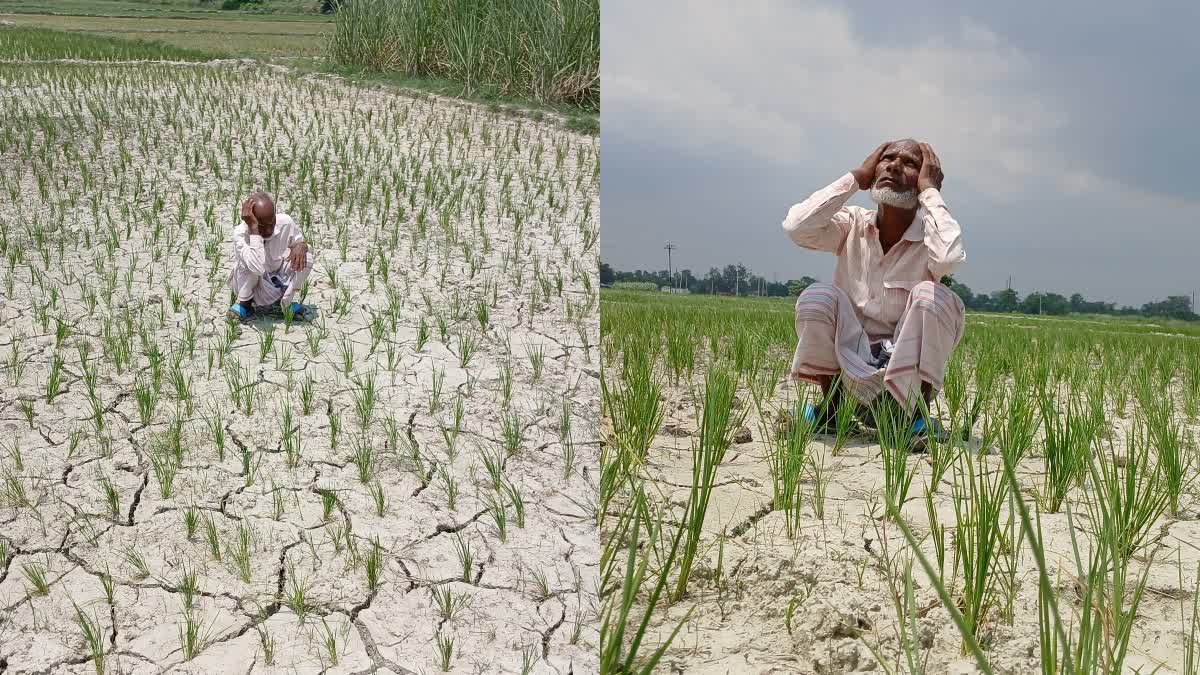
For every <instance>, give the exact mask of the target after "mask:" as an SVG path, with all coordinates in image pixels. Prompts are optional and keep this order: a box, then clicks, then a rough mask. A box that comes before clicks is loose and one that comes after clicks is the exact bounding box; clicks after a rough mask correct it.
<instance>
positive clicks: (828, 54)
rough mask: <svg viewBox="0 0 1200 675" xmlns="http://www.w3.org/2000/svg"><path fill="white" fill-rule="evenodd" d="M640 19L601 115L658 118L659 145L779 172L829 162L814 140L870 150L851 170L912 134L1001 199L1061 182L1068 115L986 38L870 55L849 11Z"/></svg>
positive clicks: (764, 8) (648, 11)
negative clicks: (741, 155)
mask: <svg viewBox="0 0 1200 675" xmlns="http://www.w3.org/2000/svg"><path fill="white" fill-rule="evenodd" d="M636 11H637V12H638V16H637V17H636V20H632V21H621V23H620V25H621V30H620V31H615V30H613V31H606V32H604V33H603V35H604V36H605V38H604V39H605V44H604V85H605V94H604V95H605V99H606V101H605V105H606V106H607V107H606V109H607V110H609V111H611V110H614V109H625V110H638V111H648V110H653V111H656V113H657V117H659V118H660V120H647V122H655V123H654V124H653V125H652V126H653V128H654V129H655V130H656V133H657V132H658V131H659V130H662V129H664V128H666V129H671V128H674V129H677V130H678V135H679V137H680V138H679V139H678V140H679V141H680V142H683V143H686V144H691V145H699V144H707V143H712V142H713V140H714V139H720V140H721V141H722V142H726V143H732V144H735V145H737V146H739V147H740V148H742V149H744V150H745V151H748V152H750V153H753V154H754V155H755V156H758V157H760V158H762V159H765V160H770V161H775V162H784V163H786V162H788V160H793V161H794V160H795V158H796V157H806V156H810V155H811V154H812V153H815V152H822V151H825V152H828V151H829V150H830V149H831V148H829V147H828V144H822V143H819V142H818V141H819V140H820V139H821V137H822V136H826V135H829V134H830V133H833V134H837V135H841V136H849V137H853V138H862V139H864V142H863V147H862V148H861V153H858V152H857V151H856V153H855V154H853V155H852V156H851V157H838V161H843V162H849V161H855V160H857V159H858V155H859V154H861V155H865V154H866V153H867V152H869V151H870V149H871V147H873V145H874V143H873V142H872V141H873V139H881V140H882V139H884V138H888V137H898V136H909V135H911V136H916V137H918V138H923V139H928V140H930V141H931V142H932V143H933V145H934V147H935V149H936V150H937V151H938V154H939V156H941V158H942V161H943V165H944V166H945V167H946V171H947V174H948V175H953V176H954V178H955V179H956V180H962V181H964V182H968V183H970V184H971V185H972V186H973V187H975V188H976V189H981V190H983V189H986V190H988V191H990V192H992V193H994V194H997V196H1001V197H1002V196H1004V195H1016V194H1019V193H1020V191H1021V190H1022V189H1023V185H1022V183H1023V182H1024V181H1025V180H1028V179H1030V178H1036V177H1037V176H1038V174H1039V173H1042V174H1044V173H1045V172H1047V171H1053V166H1051V164H1050V162H1049V160H1051V159H1053V158H1052V157H1049V156H1048V155H1047V153H1046V152H1045V151H1044V150H1042V146H1043V145H1044V141H1046V140H1047V139H1048V138H1049V137H1050V136H1051V135H1052V134H1053V133H1054V131H1055V130H1056V129H1059V128H1061V127H1062V126H1063V125H1065V124H1067V122H1068V119H1067V117H1066V114H1065V112H1063V110H1062V109H1061V108H1060V107H1059V106H1057V105H1056V104H1055V102H1054V101H1052V100H1047V99H1045V98H1044V97H1041V96H1038V95H1036V94H1033V93H1030V92H1029V89H1028V87H1027V86H1026V82H1025V80H1026V79H1027V78H1029V77H1030V76H1031V75H1032V73H1033V71H1034V64H1033V63H1031V61H1030V59H1029V58H1028V57H1027V56H1026V55H1024V54H1023V53H1021V52H1020V51H1019V50H1017V49H1016V48H1014V47H1011V46H1008V45H1006V44H1005V43H1004V42H1003V41H1002V40H1001V39H1000V37H999V36H997V35H996V34H995V33H994V32H993V31H991V30H990V29H988V28H987V27H986V26H982V25H980V24H977V23H972V22H965V21H964V22H963V23H962V26H961V34H960V35H957V36H949V37H947V36H940V35H932V34H931V35H918V36H915V37H914V39H913V40H912V41H911V42H903V41H902V42H891V43H873V42H871V41H869V40H868V39H867V38H866V37H864V36H863V35H862V34H861V33H860V32H859V31H856V30H855V28H854V26H853V24H852V23H851V21H850V19H849V17H848V16H847V14H846V13H844V12H843V11H840V10H834V9H829V8H822V7H815V6H810V7H798V6H795V5H794V4H792V3H787V2H784V1H783V0H757V1H752V2H745V3H681V2H670V1H668V2H661V3H643V4H641V5H639V7H638V9H637V10H636ZM885 18H886V17H881V20H885ZM822 145H824V146H825V147H820V146H822ZM839 151H843V152H844V150H841V148H839Z"/></svg>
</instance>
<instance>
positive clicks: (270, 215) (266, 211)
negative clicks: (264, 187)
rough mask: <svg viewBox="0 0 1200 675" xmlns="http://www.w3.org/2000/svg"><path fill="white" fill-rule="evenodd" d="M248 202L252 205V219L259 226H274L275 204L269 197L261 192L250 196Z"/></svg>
mask: <svg viewBox="0 0 1200 675" xmlns="http://www.w3.org/2000/svg"><path fill="white" fill-rule="evenodd" d="M250 201H251V203H252V204H253V205H254V206H253V209H254V217H255V218H257V219H258V222H259V223H260V224H263V225H267V224H270V225H274V224H275V202H273V201H271V195H269V194H267V193H265V192H261V191H260V192H255V193H254V194H252V195H250Z"/></svg>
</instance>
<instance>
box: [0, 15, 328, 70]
mask: <svg viewBox="0 0 1200 675" xmlns="http://www.w3.org/2000/svg"><path fill="white" fill-rule="evenodd" d="M3 10H4V6H3V5H0V21H9V22H11V23H13V24H14V25H15V26H18V27H23V28H42V29H52V30H57V31H65V32H68V33H79V34H88V35H98V36H103V37H115V38H120V39H125V40H138V41H154V42H161V43H163V44H166V45H170V46H171V47H176V48H180V49H192V50H199V51H204V52H207V53H210V54H218V55H229V56H252V57H256V58H285V57H299V56H303V57H318V56H322V55H323V54H324V53H325V43H326V40H327V38H328V35H329V33H330V32H332V30H333V22H332V21H330V20H328V19H324V18H322V17H320V15H316V16H292V17H281V16H274V15H268V16H261V17H256V16H253V15H251V16H249V17H246V16H203V15H201V16H198V17H195V18H175V17H173V16H169V15H166V16H159V15H150V16H138V15H133V16H73V15H62V14H15V13H14V14H5V13H3ZM110 11H111V10H110ZM225 14H226V15H230V14H234V13H231V12H226V13H225Z"/></svg>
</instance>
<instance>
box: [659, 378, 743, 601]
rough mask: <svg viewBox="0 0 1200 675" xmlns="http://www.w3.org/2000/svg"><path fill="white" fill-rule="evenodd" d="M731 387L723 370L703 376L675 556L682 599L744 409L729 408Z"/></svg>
mask: <svg viewBox="0 0 1200 675" xmlns="http://www.w3.org/2000/svg"><path fill="white" fill-rule="evenodd" d="M735 388H736V381H735V380H734V379H733V377H732V376H731V375H730V374H729V373H728V372H726V371H724V370H721V369H713V370H710V371H709V372H708V375H707V376H706V377H705V383H704V402H703V406H704V407H703V411H702V413H701V418H700V438H699V441H698V442H697V444H696V447H695V448H693V450H692V489H691V492H690V494H689V495H688V504H687V511H686V514H685V516H684V522H685V523H686V524H687V537H686V538H685V539H684V541H683V550H682V552H681V554H680V559H679V560H680V562H679V579H678V581H677V582H676V585H675V592H674V597H675V598H676V599H679V598H682V597H683V594H684V592H685V591H686V590H687V583H688V578H689V577H690V575H691V568H692V563H693V561H694V560H695V556H696V551H697V549H698V548H699V545H700V534H701V531H702V529H703V525H704V515H705V513H707V511H708V503H709V500H710V499H711V498H712V490H713V485H714V484H715V483H716V475H717V467H719V466H720V465H721V462H722V460H723V459H724V457H725V451H726V450H728V449H729V446H730V444H731V443H732V442H733V432H734V430H736V429H737V428H738V427H739V426H741V421H742V419H743V418H744V417H745V413H744V412H742V413H740V414H735V413H734V411H733V397H734V391H735Z"/></svg>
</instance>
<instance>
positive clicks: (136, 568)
mask: <svg viewBox="0 0 1200 675" xmlns="http://www.w3.org/2000/svg"><path fill="white" fill-rule="evenodd" d="M121 555H122V557H123V558H125V562H126V563H128V564H129V566H130V567H132V568H133V573H134V578H137V579H145V578H146V577H148V576H150V565H149V564H148V563H147V562H146V556H144V555H142V552H141V551H140V550H138V549H137V548H135V547H133V546H126V547H125V548H124V550H122V551H121Z"/></svg>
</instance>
